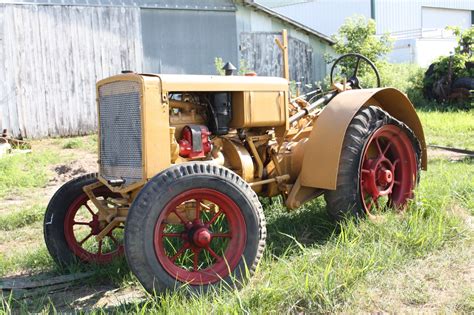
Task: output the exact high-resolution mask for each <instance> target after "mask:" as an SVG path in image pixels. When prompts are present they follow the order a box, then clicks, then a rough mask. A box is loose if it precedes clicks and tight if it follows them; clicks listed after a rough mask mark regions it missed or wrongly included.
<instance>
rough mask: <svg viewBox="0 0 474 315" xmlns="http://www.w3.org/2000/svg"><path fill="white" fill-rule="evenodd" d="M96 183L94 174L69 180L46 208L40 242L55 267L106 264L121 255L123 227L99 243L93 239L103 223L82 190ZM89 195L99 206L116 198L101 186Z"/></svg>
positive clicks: (102, 227)
mask: <svg viewBox="0 0 474 315" xmlns="http://www.w3.org/2000/svg"><path fill="white" fill-rule="evenodd" d="M97 181H98V179H97V174H88V175H84V176H81V177H78V178H76V179H73V180H71V181H69V182H67V183H66V184H64V185H63V186H62V187H61V188H60V189H59V190H58V191H57V192H56V194H54V196H53V197H52V198H51V200H50V202H49V204H48V208H47V210H46V214H45V217H44V238H45V242H46V246H47V248H48V251H49V253H50V254H51V256H52V257H53V259H54V260H55V261H56V262H57V263H58V264H59V265H62V266H67V265H71V264H73V263H76V262H83V263H96V264H107V263H109V262H111V261H112V260H113V259H114V258H116V257H118V256H121V255H123V251H124V250H123V245H122V243H123V230H122V229H123V226H117V227H115V228H114V229H112V230H111V231H110V232H109V233H108V234H107V235H106V237H105V238H103V239H102V240H100V241H98V240H96V238H95V236H97V235H98V234H99V233H100V232H101V231H102V230H103V229H104V228H105V227H106V225H107V222H106V221H105V220H101V219H100V216H99V211H98V209H97V208H96V207H95V206H94V204H93V203H92V201H91V200H90V199H89V197H88V196H87V194H86V193H85V192H84V190H83V188H84V186H87V185H91V184H94V183H97ZM93 192H94V195H95V196H96V197H97V199H98V200H99V201H100V202H103V203H109V202H110V200H111V199H113V198H118V197H120V195H118V194H115V193H113V192H111V191H110V190H109V189H108V188H107V187H105V186H102V187H98V188H96V189H95V190H94V191H93Z"/></svg>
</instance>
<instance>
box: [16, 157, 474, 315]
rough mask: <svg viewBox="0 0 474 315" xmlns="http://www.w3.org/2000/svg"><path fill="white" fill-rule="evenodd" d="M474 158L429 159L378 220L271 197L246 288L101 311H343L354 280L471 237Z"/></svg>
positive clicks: (39, 259) (31, 260) (36, 263)
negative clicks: (403, 207) (409, 197)
mask: <svg viewBox="0 0 474 315" xmlns="http://www.w3.org/2000/svg"><path fill="white" fill-rule="evenodd" d="M472 166H473V165H472V163H471V162H468V161H463V162H457V163H451V162H449V161H446V160H435V161H432V162H430V165H429V171H428V172H426V173H424V174H423V177H422V181H421V185H420V187H419V189H418V191H417V196H418V198H417V201H416V202H414V203H413V204H412V205H411V206H410V209H409V211H408V212H407V213H406V214H404V215H397V214H393V213H388V214H386V215H384V217H383V220H382V221H380V222H372V221H369V220H362V221H359V222H356V221H354V220H349V221H347V222H345V223H343V224H342V225H339V226H336V225H334V223H332V222H331V221H330V220H329V218H328V217H327V215H326V212H325V205H324V201H323V200H321V199H317V200H315V201H313V202H311V203H309V204H307V205H305V206H304V207H302V208H301V209H299V210H297V211H294V212H290V213H287V212H286V211H284V210H283V207H282V206H281V203H280V201H279V200H278V199H274V200H271V201H270V200H268V199H266V200H264V203H265V213H266V216H267V219H268V230H269V238H268V249H267V251H266V253H265V256H264V259H263V261H262V263H261V265H260V267H259V270H258V272H257V274H256V275H255V277H254V278H253V279H252V281H251V282H250V283H249V284H248V285H246V286H245V287H244V288H243V289H242V290H232V291H230V292H229V291H227V290H222V291H217V292H211V293H210V294H207V295H204V296H193V295H192V296H187V295H186V294H185V293H183V292H177V293H174V294H171V295H167V296H159V297H149V298H147V299H146V300H145V301H144V302H141V303H132V304H128V305H127V304H124V305H122V306H120V307H119V308H116V309H103V310H100V311H101V312H110V311H115V312H127V313H128V312H130V313H149V312H150V313H160V314H161V313H173V314H181V313H183V314H184V313H189V311H190V310H193V312H197V313H203V312H206V313H207V312H212V313H218V314H224V313H225V314H227V313H246V312H249V313H288V312H290V313H299V312H303V313H321V312H322V313H331V312H336V311H341V310H343V309H344V307H345V305H346V304H347V303H348V302H349V301H350V299H351V296H352V294H353V290H354V288H355V287H356V285H357V284H358V283H359V282H361V281H363V279H365V278H366V277H367V276H368V275H370V274H372V273H376V272H381V271H384V270H390V269H393V268H397V266H400V265H403V264H405V263H407V262H409V261H411V260H413V259H414V258H420V257H421V258H422V257H424V256H426V255H428V254H429V253H432V252H435V251H437V250H440V249H443V248H444V247H445V246H450V244H453V243H454V242H457V241H459V240H461V239H464V238H465V237H467V234H468V230H467V229H466V227H465V225H464V223H463V221H462V220H461V219H460V218H459V217H458V216H456V215H453V213H452V210H453V209H452V208H453V206H454V205H456V206H459V207H466V206H467V205H468V204H469V202H472V196H473V195H474V183H473V182H472V178H474V168H473V167H472ZM453 174H458V176H453ZM290 235H291V236H290ZM24 261H25V262H24V263H19V262H15V263H9V264H10V265H12V264H13V265H14V266H16V268H33V269H34V270H37V269H42V268H45V267H46V268H47V266H48V264H51V263H52V262H51V261H50V258H48V257H47V254H45V253H44V252H43V251H42V250H39V251H38V252H36V253H35V254H34V255H32V256H30V257H27V258H26V259H25V260H24ZM124 268H125V269H124ZM106 270H107V278H114V279H115V280H114V281H115V282H116V283H118V284H120V285H122V286H130V285H132V286H137V284H136V282H135V281H136V280H133V279H134V278H133V277H132V276H131V275H130V272H129V271H128V269H127V268H126V267H124V265H120V266H118V265H117V266H113V267H108V268H106ZM114 270H115V271H114ZM117 270H118V271H117ZM114 273H115V274H114ZM467 301H468V299H467ZM19 307H20V306H19ZM49 307H51V305H48V303H46V304H42V305H37V306H36V308H33V311H41V310H47V309H48V308H49Z"/></svg>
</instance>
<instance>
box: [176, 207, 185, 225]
mask: <svg viewBox="0 0 474 315" xmlns="http://www.w3.org/2000/svg"><path fill="white" fill-rule="evenodd" d="M173 212H174V213H175V214H176V216H177V217H178V218H179V220H180V221H181V222H182V223H183V224H186V223H188V221H186V220H185V219H184V218H183V217H182V216H181V214H179V212H178V210H176V209H175V210H174V211H173Z"/></svg>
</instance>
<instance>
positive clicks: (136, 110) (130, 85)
mask: <svg viewBox="0 0 474 315" xmlns="http://www.w3.org/2000/svg"><path fill="white" fill-rule="evenodd" d="M99 117H100V118H99V123H100V126H99V128H100V174H101V176H102V177H103V178H105V179H106V180H110V179H124V180H125V186H128V185H130V184H133V183H135V182H138V181H140V180H141V179H142V171H143V166H142V122H141V102H140V83H138V82H133V81H117V82H112V83H107V84H104V85H102V86H101V87H99Z"/></svg>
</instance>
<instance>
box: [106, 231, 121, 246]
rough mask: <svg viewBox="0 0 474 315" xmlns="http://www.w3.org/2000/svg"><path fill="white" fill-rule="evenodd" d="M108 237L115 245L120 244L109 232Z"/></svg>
mask: <svg viewBox="0 0 474 315" xmlns="http://www.w3.org/2000/svg"><path fill="white" fill-rule="evenodd" d="M109 237H110V239H111V240H112V242H114V244H115V245H117V247H119V246H120V244H119V242H118V241H117V239H116V238H115V237H114V236H113V235H112V234H110V235H109Z"/></svg>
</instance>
